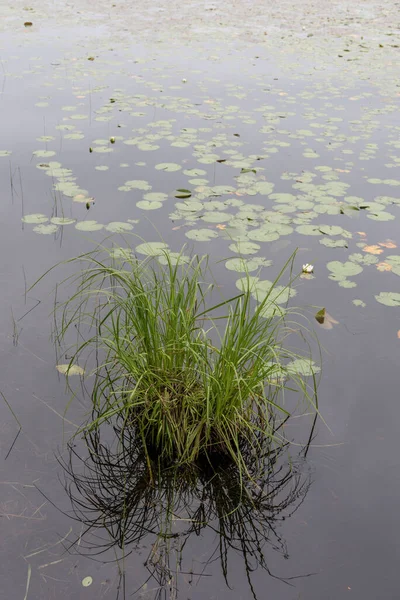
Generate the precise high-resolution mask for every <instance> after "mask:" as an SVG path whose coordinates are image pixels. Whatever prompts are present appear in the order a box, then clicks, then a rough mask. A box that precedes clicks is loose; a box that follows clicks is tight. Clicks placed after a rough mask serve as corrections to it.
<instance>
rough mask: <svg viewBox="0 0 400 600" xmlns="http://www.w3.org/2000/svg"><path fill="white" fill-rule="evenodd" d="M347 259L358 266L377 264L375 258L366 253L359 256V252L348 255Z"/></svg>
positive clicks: (377, 260) (376, 258)
mask: <svg viewBox="0 0 400 600" xmlns="http://www.w3.org/2000/svg"><path fill="white" fill-rule="evenodd" d="M348 258H349V260H351V261H352V262H355V263H358V264H360V265H376V263H377V262H379V259H378V257H377V256H374V255H373V254H367V253H364V254H361V253H360V252H356V253H354V254H350V255H349V257H348Z"/></svg>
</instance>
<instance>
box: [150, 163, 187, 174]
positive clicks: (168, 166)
mask: <svg viewBox="0 0 400 600" xmlns="http://www.w3.org/2000/svg"><path fill="white" fill-rule="evenodd" d="M155 168H156V169H157V171H166V172H167V173H173V172H174V171H180V169H182V167H181V166H180V165H178V164H176V163H159V164H158V165H156V166H155Z"/></svg>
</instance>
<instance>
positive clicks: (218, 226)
mask: <svg viewBox="0 0 400 600" xmlns="http://www.w3.org/2000/svg"><path fill="white" fill-rule="evenodd" d="M216 228H217V229H226V225H216Z"/></svg>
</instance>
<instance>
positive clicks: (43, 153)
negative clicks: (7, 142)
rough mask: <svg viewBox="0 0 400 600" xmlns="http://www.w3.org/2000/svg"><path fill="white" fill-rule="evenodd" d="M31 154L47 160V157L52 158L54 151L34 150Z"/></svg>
mask: <svg viewBox="0 0 400 600" xmlns="http://www.w3.org/2000/svg"><path fill="white" fill-rule="evenodd" d="M32 154H33V155H34V156H38V157H40V158H48V157H49V156H54V155H55V152H54V150H35V151H34V152H32Z"/></svg>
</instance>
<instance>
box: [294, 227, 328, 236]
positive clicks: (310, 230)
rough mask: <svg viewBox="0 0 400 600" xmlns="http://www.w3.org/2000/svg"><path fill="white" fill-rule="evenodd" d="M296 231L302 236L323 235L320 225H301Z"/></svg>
mask: <svg viewBox="0 0 400 600" xmlns="http://www.w3.org/2000/svg"><path fill="white" fill-rule="evenodd" d="M296 231H297V233H301V234H302V235H322V231H321V230H320V228H319V225H299V226H298V227H296Z"/></svg>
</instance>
